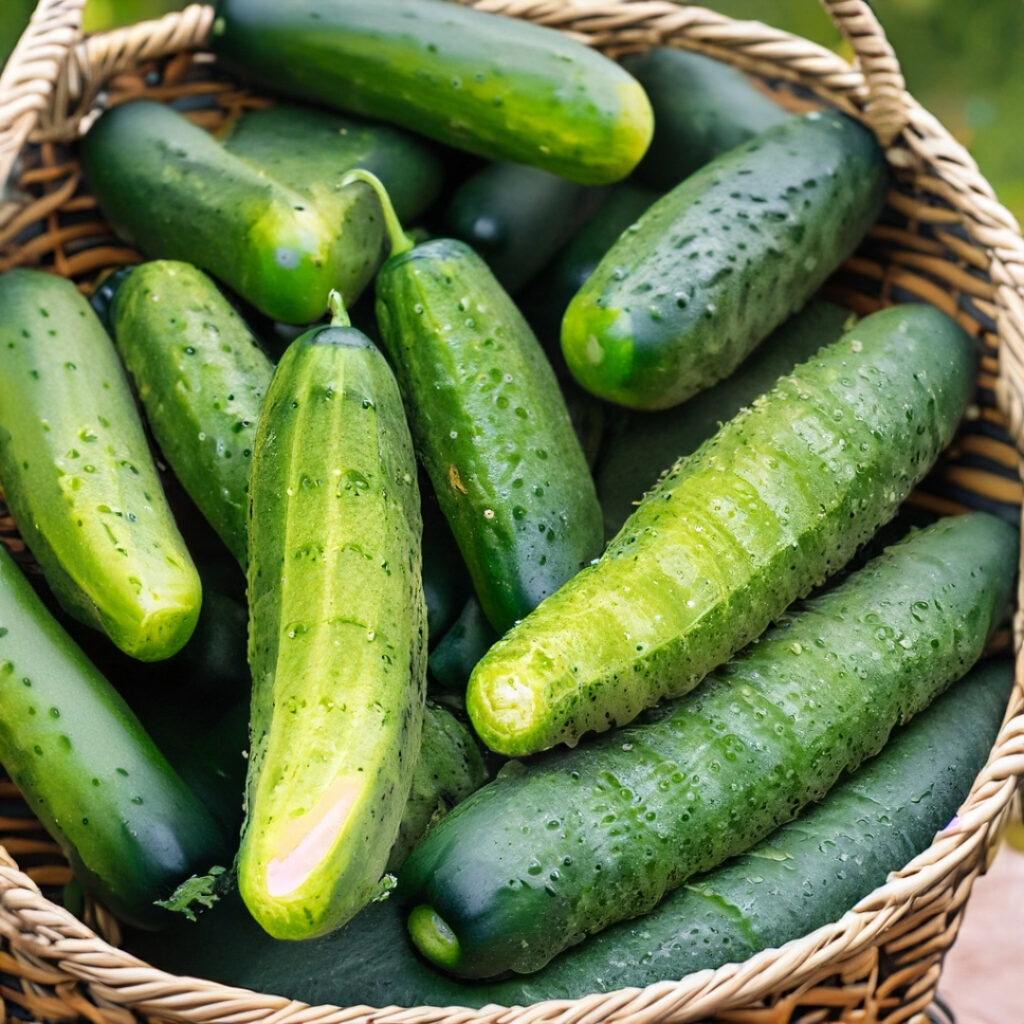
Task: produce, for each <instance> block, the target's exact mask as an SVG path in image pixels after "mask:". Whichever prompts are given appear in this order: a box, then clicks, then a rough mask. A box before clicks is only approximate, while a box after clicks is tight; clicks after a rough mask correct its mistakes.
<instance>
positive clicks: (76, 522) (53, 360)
mask: <svg viewBox="0 0 1024 1024" xmlns="http://www.w3.org/2000/svg"><path fill="white" fill-rule="evenodd" d="M0 482H2V484H3V487H4V491H5V494H6V496H7V503H8V505H10V508H11V511H12V512H13V514H14V518H15V520H16V521H17V523H18V528H19V529H20V530H21V534H22V536H23V537H24V538H25V541H26V543H27V544H28V546H29V548H30V549H31V550H32V554H33V555H34V556H35V558H36V560H37V561H38V562H39V564H40V565H41V566H42V568H43V572H44V573H45V575H46V579H47V582H48V583H49V584H50V586H51V587H52V588H53V591H54V593H55V594H56V595H57V597H58V598H59V599H60V602H61V604H62V605H64V607H65V608H66V609H67V610H68V611H69V612H70V613H71V614H73V615H75V616H76V617H77V618H79V619H81V620H82V621H83V622H85V623H87V624H89V625H91V626H94V627H96V628H98V629H102V630H103V631H104V632H106V633H107V635H108V636H109V637H110V638H111V640H113V641H114V643H115V644H117V646H118V647H120V648H121V650H123V651H125V652H126V653H127V654H130V655H133V656H134V657H136V658H139V659H141V660H143V661H153V660H157V659H161V658H167V657H170V656H171V655H172V654H174V652H175V651H177V650H178V649H179V648H180V647H181V646H182V645H183V644H184V643H185V641H186V640H187V639H188V638H189V636H190V635H191V633H192V630H193V629H194V628H195V624H196V619H197V617H198V615H199V604H200V600H201V588H200V583H199V576H198V574H197V573H196V569H195V566H194V565H193V564H192V559H191V558H190V556H189V553H188V551H187V550H186V548H185V543H184V541H183V540H182V538H181V534H180V533H179V532H178V528H177V526H176V525H175V523H174V519H173V518H172V516H171V512H170V510H169V509H168V507H167V503H166V501H165V499H164V494H163V490H162V488H161V486H160V480H159V478H158V476H157V472H156V467H155V466H154V465H153V459H152V457H151V455H150V452H149V446H148V445H147V443H146V438H145V436H144V434H143V432H142V424H141V423H140V422H139V417H138V413H137V412H136V409H135V403H134V401H133V400H132V396H131V392H130V390H129V388H128V381H127V380H126V378H125V375H124V370H123V369H122V368H121V364H120V363H119V362H118V359H117V353H116V352H115V351H114V346H113V345H112V344H111V341H110V339H109V338H108V337H107V335H106V332H105V331H104V330H103V328H102V327H101V326H100V323H99V321H98V320H97V319H96V315H95V314H94V313H93V311H92V310H91V309H90V307H89V303H88V302H87V301H86V300H85V299H84V298H83V297H82V296H81V295H79V293H78V291H77V290H76V289H75V286H74V285H73V284H72V283H71V282H70V281H67V280H65V279H63V278H60V277H57V276H55V275H53V274H46V273H42V272H41V271H36V270H12V271H9V272H8V273H6V274H4V275H3V276H2V277H0Z"/></svg>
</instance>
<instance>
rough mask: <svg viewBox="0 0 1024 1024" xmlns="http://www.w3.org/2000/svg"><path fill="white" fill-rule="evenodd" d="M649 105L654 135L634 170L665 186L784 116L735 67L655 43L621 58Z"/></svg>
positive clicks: (642, 177)
mask: <svg viewBox="0 0 1024 1024" xmlns="http://www.w3.org/2000/svg"><path fill="white" fill-rule="evenodd" d="M622 66H623V67H624V68H625V69H626V70H627V71H628V72H629V73H630V74H631V75H632V76H633V77H634V78H636V80H637V81H638V82H639V83H640V84H641V85H642V86H643V88H644V92H646V93H647V97H648V99H649V100H650V101H651V107H652V108H653V110H654V125H655V129H654V138H653V139H652V140H651V145H650V148H649V149H648V150H647V152H646V154H645V155H644V158H643V160H641V161H640V164H639V166H638V167H637V169H636V176H637V178H639V179H640V180H641V181H643V182H644V183H645V184H646V185H649V186H650V187H651V188H658V189H662V190H664V189H669V188H673V187H674V186H676V185H678V184H679V182H681V181H682V180H683V178H685V177H687V176H688V175H690V174H693V172H694V171H696V170H697V169H698V168H700V167H702V166H703V165H704V164H706V163H707V162H708V161H709V160H712V159H714V158H715V157H716V156H718V154H719V153H724V152H725V151H726V150H727V149H733V148H735V147H736V146H739V145H740V144H741V143H744V142H746V141H747V140H748V139H750V138H751V137H752V136H754V135H757V134H759V133H760V132H763V131H764V130H765V129H766V128H770V127H771V126H772V125H775V124H778V123H779V122H781V121H784V120H785V119H786V118H788V117H789V114H788V113H787V112H786V110H785V109H784V108H783V107H781V106H779V104H778V103H776V102H775V101H774V100H773V99H771V98H770V97H768V96H766V95H765V94H764V93H763V92H761V91H760V90H759V89H757V88H756V87H755V86H754V85H752V84H751V82H750V80H749V79H748V78H747V77H746V75H744V74H743V73H742V72H740V71H738V70H737V69H736V68H733V67H730V66H729V65H728V64H723V63H722V62H721V61H717V60H713V59H712V58H711V57H705V56H704V55H703V54H699V53H687V52H686V51H684V50H676V49H672V48H670V47H659V48H656V49H654V50H648V51H647V53H634V54H630V55H629V56H627V57H623V59H622Z"/></svg>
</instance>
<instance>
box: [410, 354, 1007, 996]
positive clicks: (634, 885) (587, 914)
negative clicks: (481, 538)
mask: <svg viewBox="0 0 1024 1024" xmlns="http://www.w3.org/2000/svg"><path fill="white" fill-rule="evenodd" d="M922 369H923V367H922ZM901 411H902V410H901ZM1018 546H1019V545H1018V539H1017V536H1016V533H1015V531H1014V529H1013V528H1012V527H1011V526H1009V525H1008V524H1006V523H1004V522H1003V521H1002V520H1000V519H997V518H996V517H994V516H989V515H987V514H985V513H980V512H979V513H973V514H971V515H966V516H961V517H954V518H951V519H945V520H941V521H940V522H938V523H936V524H935V525H933V526H930V527H927V528H925V529H923V530H920V531H918V532H916V533H913V534H911V535H909V536H908V537H907V538H906V539H905V540H904V541H903V542H902V543H900V544H897V545H895V546H893V547H891V548H889V549H888V550H887V551H886V552H885V553H884V554H883V555H881V556H880V557H879V558H876V559H874V560H873V561H872V562H870V563H868V565H867V566H866V567H865V568H863V569H861V570H860V571H859V572H858V573H855V574H854V575H852V576H850V577H849V578H848V579H847V580H845V581H844V582H843V583H842V584H840V585H839V586H837V587H835V588H834V589H832V590H830V591H829V592H828V593H826V594H824V595H822V596H820V597H817V598H815V599H813V600H810V601H808V602H807V603H806V604H805V605H803V606H802V607H800V608H798V609H797V610H796V611H795V612H793V613H791V614H789V615H787V616H786V617H785V618H783V619H782V620H781V621H780V622H779V623H778V624H777V625H775V626H774V627H772V629H770V630H769V631H768V632H767V633H766V634H765V635H764V636H763V637H761V638H760V640H759V641H758V642H757V643H756V644H754V645H752V646H751V647H749V648H748V649H747V650H746V651H744V652H743V653H742V654H741V655H740V656H739V657H737V658H736V659H734V660H733V661H732V662H730V663H729V664H727V665H725V666H723V667H722V668H721V669H719V670H718V671H717V672H715V673H714V674H713V675H712V676H711V677H710V678H709V679H708V680H707V681H706V682H705V684H704V685H703V686H702V687H701V688H700V690H698V691H696V692H695V693H693V694H692V695H691V696H690V697H688V698H686V699H683V700H679V701H675V702H669V703H668V704H665V705H663V706H662V707H661V708H659V709H656V710H655V711H653V712H651V713H650V714H649V715H647V716H646V717H645V718H644V720H643V721H641V722H639V723H636V724H635V725H632V726H629V727H626V728H623V729H619V730H616V731H615V732H613V733H609V734H606V735H604V736H600V737H597V738H595V739H594V740H592V741H591V742H590V743H587V744H584V745H582V746H580V747H578V748H577V749H576V750H572V751H558V752H556V753H553V754H550V755H548V756H547V757H544V758H540V759H537V760H535V761H533V762H531V763H530V764H529V766H520V768H518V769H517V770H516V771H512V772H507V773H506V774H505V776H504V777H502V776H501V775H499V777H498V778H497V779H496V780H495V781H494V782H493V783H491V784H489V785H488V786H486V787H484V788H483V789H481V790H479V791H478V792H477V793H476V794H474V796H472V797H470V798H469V800H467V801H466V802H465V803H464V804H461V805H460V807H459V808H458V809H457V810H456V811H454V812H453V813H452V814H451V815H450V816H449V817H448V818H446V819H445V820H444V821H442V822H440V823H439V824H438V825H437V827H436V828H435V829H434V830H433V831H432V832H431V833H430V835H429V836H428V837H427V839H426V841H425V842H424V843H423V844H422V845H421V846H419V847H418V848H417V850H416V851H415V852H414V853H413V854H412V856H410V858H409V859H408V860H407V861H406V863H405V866H404V868H403V870H402V874H401V876H400V879H399V890H398V893H397V894H396V895H399V896H400V898H401V899H402V901H403V902H404V903H406V904H407V905H408V906H411V907H412V908H413V909H412V911H411V913H410V918H409V929H410V933H411V935H412V938H413V940H414V941H415V942H416V944H417V946H418V947H419V949H420V951H421V952H422V953H424V955H426V956H427V958H428V959H430V960H432V961H433V962H435V963H437V964H438V965H439V966H442V967H444V968H446V969H448V970H450V971H452V972H454V973H456V974H458V975H461V976H466V977H490V976H494V975H497V974H500V973H502V972H503V971H507V970H514V971H518V972H522V973H528V972H530V971H535V970H537V969H538V968H540V967H543V966H544V964H546V963H547V962H548V961H549V960H550V959H551V958H552V957H553V956H554V955H555V954H556V953H558V952H559V951H560V950H562V949H565V948H566V947H568V946H571V945H573V944H575V943H577V942H580V941H582V940H583V939H584V938H585V937H586V936H587V935H590V934H593V933H595V932H598V931H601V930H602V929H604V928H606V927H608V925H610V924H613V923H615V922H616V921H622V920H625V919H628V918H631V917H636V916H638V915H640V914H644V913H647V912H648V911H649V910H650V909H651V908H652V907H653V906H654V905H655V904H656V903H657V902H658V901H659V900H660V899H661V898H662V897H663V896H664V895H665V893H666V892H669V891H671V890H672V889H675V888H677V887H678V886H679V885H681V884H682V883H683V882H685V881H686V880H687V879H688V878H690V877H692V876H693V875H695V874H697V873H699V872H701V871H707V870H709V869H710V868H712V867H714V866H715V865H717V864H720V863H721V862H722V861H724V860H725V859H726V858H728V857H732V856H735V855H737V854H739V853H742V852H743V851H744V850H747V849H749V848H750V847H751V846H752V845H754V843H756V842H758V841H760V840H761V839H763V838H764V837H765V836H767V835H768V834H769V833H771V832H772V830H773V829H775V828H777V827H778V826H779V825H781V824H782V823H784V822H785V821H787V820H789V819H791V818H793V817H794V816H795V815H796V814H797V813H798V812H799V810H800V809H801V807H803V806H804V805H805V804H807V803H809V802H810V801H812V800H816V799H819V798H820V797H821V796H823V795H824V794H825V793H826V792H827V791H828V790H829V789H830V787H831V786H832V785H833V784H834V783H835V782H836V780H837V779H838V778H839V777H840V775H841V774H842V773H843V772H845V771H849V770H851V769H853V768H855V767H856V766H857V765H858V764H859V763H860V762H861V761H863V760H864V759H866V758H868V757H870V756H872V755H873V754H875V753H877V752H878V751H879V750H880V749H881V748H882V746H883V744H884V743H885V740H886V738H887V737H888V735H889V733H890V732H891V730H892V729H893V728H894V727H895V726H896V725H898V724H900V723H901V722H905V721H906V720H907V719H909V718H910V717H912V716H913V715H915V714H916V713H917V712H919V711H921V710H922V709H923V708H925V707H926V706H927V705H928V704H929V703H930V702H931V701H932V700H933V699H934V698H935V697H936V696H937V695H938V694H939V693H941V692H942V691H943V690H945V689H946V687H947V686H948V685H949V684H950V683H952V682H953V681H954V680H956V679H958V678H960V676H962V675H963V674H964V672H966V670H967V669H968V668H969V667H970V666H971V665H972V664H973V663H974V661H975V660H977V658H978V657H979V656H980V655H981V652H982V650H983V649H984V646H985V643H986V641H987V639H988V636H989V634H990V632H991V631H992V629H993V628H994V627H995V626H996V624H997V623H998V622H999V620H1000V618H1001V617H1002V615H1003V613H1004V611H1005V607H1006V602H1007V601H1008V599H1009V597H1010V592H1011V587H1012V584H1013V577H1014V573H1015V570H1016V561H1017V549H1018ZM624 625H625V627H626V628H627V629H628V628H629V624H628V623H624Z"/></svg>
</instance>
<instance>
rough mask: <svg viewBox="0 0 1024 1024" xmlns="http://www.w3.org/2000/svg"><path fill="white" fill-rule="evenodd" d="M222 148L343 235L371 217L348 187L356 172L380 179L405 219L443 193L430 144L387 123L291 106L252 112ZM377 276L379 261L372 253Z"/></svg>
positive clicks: (239, 120)
mask: <svg viewBox="0 0 1024 1024" xmlns="http://www.w3.org/2000/svg"><path fill="white" fill-rule="evenodd" d="M223 143H224V148H225V149H226V150H227V151H228V152H229V153H232V154H234V155H235V156H237V157H239V158H240V159H242V160H245V161H246V162H247V163H249V164H252V165H253V166H254V167H257V168H260V169H261V170H264V171H266V172H267V174H269V175H270V176H271V177H272V178H274V179H275V180H276V181H280V182H282V183H283V184H286V185H287V186H288V187H289V188H292V189H295V191H296V192H301V193H302V194H303V195H304V196H306V198H307V199H309V201H310V202H311V203H312V204H313V207H314V209H316V210H317V211H318V212H319V213H320V214H321V215H322V216H323V217H324V219H325V220H326V221H327V222H328V223H329V224H331V225H334V226H335V227H336V228H337V227H338V226H340V227H341V230H342V232H347V231H349V230H351V229H350V226H349V221H350V219H351V218H352V217H353V216H355V217H363V216H365V215H366V209H365V207H366V196H365V192H364V190H363V189H362V188H361V187H358V188H344V187H342V186H341V184H340V182H341V179H342V177H343V176H344V175H345V174H346V173H347V172H348V171H350V170H352V168H353V167H362V168H364V169H365V170H367V171H370V172H372V173H373V174H375V175H376V176H377V177H378V178H380V180H381V181H382V182H384V186H385V188H387V190H388V195H389V196H391V201H392V202H393V203H394V204H395V209H396V210H397V211H398V215H399V216H400V217H401V218H402V219H403V220H413V219H415V218H416V217H419V216H420V214H422V213H423V211H424V210H426V209H427V208H428V207H429V206H430V204H431V203H432V202H433V201H434V200H435V199H436V198H437V195H438V193H439V192H440V191H441V184H442V179H443V173H442V168H441V160H440V158H439V156H438V155H437V153H436V152H435V151H434V147H432V146H431V144H430V143H428V142H427V141H426V140H424V139H422V138H420V137H418V136H416V135H412V134H411V133H408V132H403V131H401V129H398V128H393V127H391V126H390V125H386V124H371V123H368V122H366V121H359V120H356V119H354V118H351V117H342V116H341V115H340V114H333V113H329V112H327V111H324V110H315V109H314V108H312V107H305V106H301V105H298V104H293V103H279V104H277V105H276V106H273V107H270V108H269V109H267V110H247V111H245V112H244V113H243V114H241V115H240V116H239V117H238V118H236V119H235V120H234V121H233V122H232V123H231V125H230V126H229V127H228V130H227V133H226V134H225V136H224V138H223ZM366 256H367V260H368V262H369V263H370V267H369V270H370V272H372V271H373V270H374V269H375V267H376V263H377V259H376V257H379V256H380V250H379V248H378V250H377V252H376V253H372V252H370V251H369V250H367V252H366Z"/></svg>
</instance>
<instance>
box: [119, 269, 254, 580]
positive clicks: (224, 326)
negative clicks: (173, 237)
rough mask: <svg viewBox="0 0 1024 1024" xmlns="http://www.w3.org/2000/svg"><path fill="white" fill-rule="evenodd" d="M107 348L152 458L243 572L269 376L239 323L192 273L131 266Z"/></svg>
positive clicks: (201, 275)
mask: <svg viewBox="0 0 1024 1024" xmlns="http://www.w3.org/2000/svg"><path fill="white" fill-rule="evenodd" d="M111 319H112V321H113V326H114V340H115V342H116V344H117V349H118V351H119V352H120V354H121V358H122V359H123V360H124V364H125V366H126V367H127V369H128V372H129V373H130V374H131V375H132V377H133V379H134V380H135V387H136V390H137V391H138V395H139V399H140V401H141V402H142V405H143V407H144V408H145V410H146V418H147V419H148V420H149V425H150V427H151V428H152V430H153V436H154V437H155V438H156V442H157V444H158V445H159V446H160V450H161V451H162V452H163V454H164V457H165V458H166V459H167V462H168V463H169V464H170V467H171V469H173V470H174V474H175V476H177V478H178V480H179V481H180V482H181V484H182V486H183V487H184V488H185V490H187V491H188V493H189V495H190V496H191V498H192V500H193V501H194V502H195V503H196V505H197V506H198V508H199V510H200V511H201V512H202V513H203V515H204V516H206V518H207V519H208V520H209V521H210V524H211V525H212V526H213V528H214V529H215V530H216V531H217V533H218V534H219V535H220V538H221V540H223V541H224V543H225V544H227V546H228V547H229V548H230V549H231V553H232V554H233V555H234V556H235V557H236V558H237V559H238V560H239V562H241V563H242V564H243V565H244V564H245V558H246V543H245V529H246V526H245V521H246V516H247V515H248V511H249V497H248V495H249V469H250V464H251V456H252V446H253V438H254V437H255V435H256V420H257V419H258V418H259V413H260V404H261V403H262V401H263V395H264V393H265V392H266V390H267V386H268V385H269V384H270V378H271V375H272V374H273V372H274V368H273V366H272V364H271V362H270V360H269V359H268V358H267V356H266V355H265V354H264V352H263V350H262V349H261V348H260V346H259V344H258V342H257V341H256V338H255V336H254V335H253V333H252V331H250V330H249V328H248V327H247V326H246V324H245V321H244V320H242V318H241V317H240V316H239V315H238V314H237V313H236V312H235V311H234V309H233V308H232V306H231V304H230V303H229V302H228V301H227V300H226V299H225V298H224V297H223V296H222V295H221V293H220V292H219V291H218V290H217V286H216V285H215V284H214V283H213V282H212V281H211V280H210V279H209V278H208V277H207V276H206V275H205V274H204V273H203V272H202V271H201V270H198V269H197V268H196V267H193V266H191V265H190V264H188V263H178V262H175V261H172V260H156V261H154V262H152V263H144V264H143V265H142V266H140V267H136V268H135V269H134V270H133V271H132V273H131V274H130V275H129V276H128V277H127V278H126V280H125V281H124V282H123V283H122V284H121V285H120V287H119V288H118V290H117V293H116V296H115V298H114V301H113V308H112V316H111Z"/></svg>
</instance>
